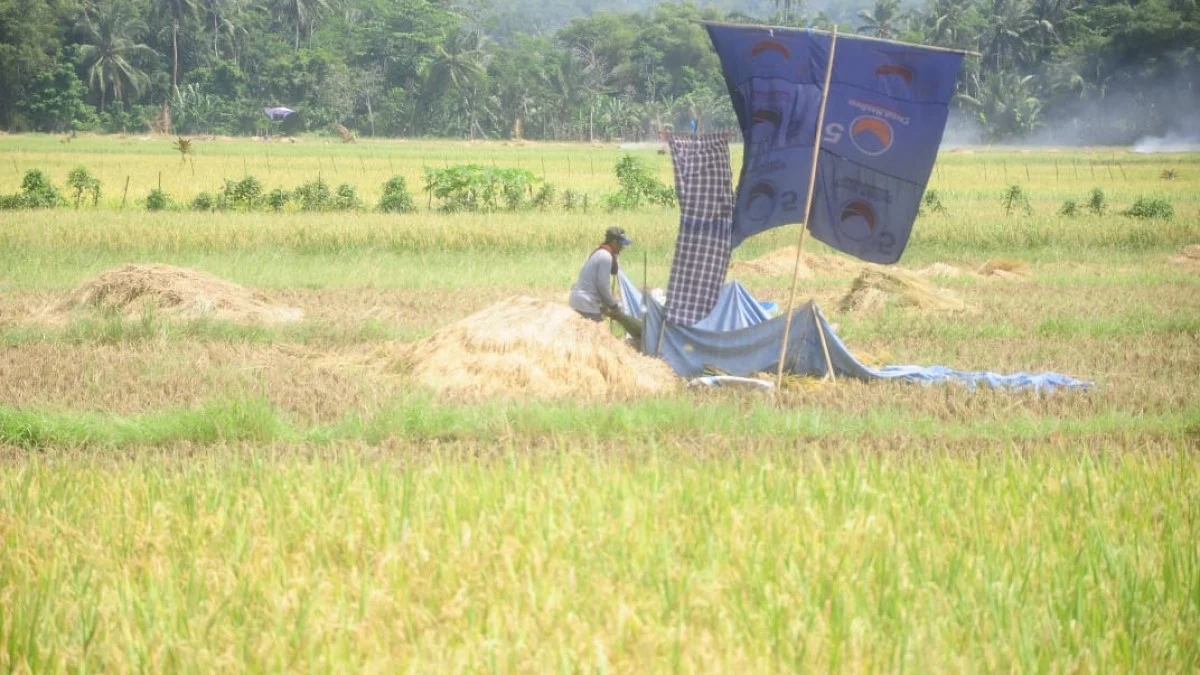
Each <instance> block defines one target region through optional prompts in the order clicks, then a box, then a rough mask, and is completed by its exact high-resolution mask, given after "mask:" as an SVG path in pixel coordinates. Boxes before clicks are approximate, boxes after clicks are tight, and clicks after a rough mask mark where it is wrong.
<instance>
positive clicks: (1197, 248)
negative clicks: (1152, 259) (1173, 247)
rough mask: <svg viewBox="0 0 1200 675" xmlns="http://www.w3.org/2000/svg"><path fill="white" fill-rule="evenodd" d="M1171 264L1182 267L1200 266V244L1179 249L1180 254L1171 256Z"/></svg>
mask: <svg viewBox="0 0 1200 675" xmlns="http://www.w3.org/2000/svg"><path fill="white" fill-rule="evenodd" d="M1171 262H1174V263H1179V264H1182V265H1200V244H1192V245H1190V246H1184V247H1183V248H1181V249H1179V253H1177V254H1176V255H1173V256H1171Z"/></svg>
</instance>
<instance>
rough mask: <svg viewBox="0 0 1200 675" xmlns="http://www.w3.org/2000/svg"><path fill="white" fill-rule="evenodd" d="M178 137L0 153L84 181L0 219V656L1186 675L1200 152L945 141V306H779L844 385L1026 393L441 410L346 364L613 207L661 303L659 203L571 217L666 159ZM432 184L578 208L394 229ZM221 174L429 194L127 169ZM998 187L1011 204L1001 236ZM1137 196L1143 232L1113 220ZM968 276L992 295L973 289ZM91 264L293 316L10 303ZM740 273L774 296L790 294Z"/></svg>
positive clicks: (1198, 507)
mask: <svg viewBox="0 0 1200 675" xmlns="http://www.w3.org/2000/svg"><path fill="white" fill-rule="evenodd" d="M172 140H173V139H161V138H142V137H128V138H119V137H108V138H100V137H96V138H93V137H80V138H76V139H73V140H70V141H69V142H64V139H61V138H59V137H50V136H0V194H4V193H11V192H14V191H15V190H17V188H18V187H19V185H20V181H21V177H22V175H23V174H24V172H25V171H27V170H29V169H35V168H37V169H41V170H43V171H45V172H46V173H47V174H48V175H49V176H50V177H51V178H52V179H53V180H54V181H55V182H56V183H58V184H59V185H62V184H63V183H64V182H65V180H66V175H67V172H69V171H70V170H71V169H72V168H74V167H76V166H79V165H82V166H86V167H87V168H88V169H89V170H90V171H91V172H92V173H93V174H95V175H96V176H97V177H98V178H100V180H101V181H102V183H103V195H102V198H101V201H100V204H99V206H98V207H97V208H90V207H86V206H85V207H82V208H80V209H78V210H76V209H74V208H63V209H57V210H54V211H7V212H6V211H0V669H3V670H6V671H11V672H64V671H66V672H83V671H116V672H125V671H133V670H139V671H140V670H145V671H156V672H158V671H173V672H174V671H185V672H191V671H195V672H211V671H213V670H217V669H229V670H237V671H271V672H277V671H283V670H286V671H301V670H305V671H338V672H345V671H362V672H395V671H401V670H403V671H415V672H427V671H471V672H478V671H497V672H529V671H535V672H544V671H564V672H565V671H572V672H573V671H593V672H602V671H603V672H612V671H615V672H658V671H681V672H758V671H781V670H788V671H790V670H815V671H838V672H878V671H885V672H895V671H916V672H947V671H949V672H964V671H967V672H971V671H1037V672H1044V671H1055V672H1061V671H1073V672H1095V671H1136V672H1155V671H1165V672H1193V671H1196V670H1198V669H1200V641H1197V639H1196V637H1195V636H1196V635H1200V544H1198V543H1197V542H1200V466H1198V463H1197V460H1198V459H1200V386H1197V384H1196V382H1197V379H1198V376H1200V260H1196V259H1192V258H1189V257H1187V256H1186V255H1184V254H1183V253H1182V252H1183V251H1184V249H1185V247H1188V246H1191V245H1197V244H1200V155H1197V154H1162V155H1139V154H1132V153H1129V152H1128V151H1127V150H1125V149H1120V148H1094V149H1053V148H1051V149H1038V150H1029V149H1018V148H994V149H984V148H974V149H963V150H959V151H946V152H943V153H942V155H941V156H940V157H939V160H938V164H937V168H936V169H935V172H934V176H933V179H932V181H931V185H930V187H931V188H932V189H933V190H936V191H937V194H938V196H939V198H940V200H941V202H942V204H943V205H944V211H943V212H929V213H926V214H924V215H922V216H921V218H920V219H919V220H918V222H917V225H916V229H915V232H914V235H913V238H912V241H911V242H910V244H909V247H908V249H907V251H906V252H905V255H904V258H903V259H902V261H901V263H900V265H901V267H904V268H906V269H911V270H920V269H924V268H927V267H929V266H930V265H933V264H935V263H940V264H942V265H948V266H952V267H953V268H954V269H955V270H958V271H959V272H960V273H959V274H958V275H957V276H937V277H930V278H929V280H930V281H931V282H932V283H934V284H935V285H936V286H937V287H939V288H941V289H944V290H946V291H949V292H952V293H954V294H956V295H957V296H959V297H961V298H962V300H963V301H964V303H965V304H966V305H968V306H969V308H968V309H967V310H965V311H955V312H935V311H922V310H919V309H911V308H902V307H894V306H893V307H885V308H883V309H879V310H876V311H869V312H867V311H863V312H852V311H847V312H841V311H839V309H838V305H839V299H840V298H841V297H842V296H843V295H844V294H845V293H846V292H847V290H848V289H849V288H850V286H851V283H852V282H853V280H854V277H855V273H854V272H853V271H848V270H846V271H834V272H824V273H819V274H817V275H816V276H815V277H813V278H810V279H803V280H802V281H801V284H800V292H801V295H802V297H804V298H810V297H811V298H815V299H816V300H817V301H818V303H819V304H820V305H821V307H822V308H823V309H824V311H825V313H826V315H827V316H828V317H829V319H830V321H832V322H833V323H835V324H837V326H838V333H839V335H840V336H841V337H842V339H843V340H844V341H845V342H846V344H847V345H848V346H849V348H850V349H851V350H852V351H854V352H856V353H858V354H859V355H860V356H862V358H863V359H864V360H868V361H870V362H872V363H895V364H905V363H912V364H943V365H949V366H952V367H956V368H961V369H972V370H975V369H978V370H993V371H996V372H1019V371H1043V370H1053V371H1058V372H1064V373H1067V374H1070V375H1073V376H1076V377H1080V378H1084V379H1088V380H1092V381H1094V382H1095V387H1094V388H1093V389H1091V390H1089V391H1087V392H1074V393H1067V392H1063V393H1059V394H1055V395H1038V394H1034V393H1031V392H1000V391H992V390H986V389H981V390H973V391H972V390H966V389H964V388H961V387H956V386H946V387H922V386H907V385H897V384H878V383H876V384H864V383H859V382H843V381H841V380H839V381H838V382H837V383H836V384H832V383H828V382H817V381H797V382H792V383H790V386H789V387H787V388H786V389H785V390H783V391H780V392H778V393H777V394H776V395H775V396H772V397H765V396H761V395H757V394H750V393H748V392H744V391H742V392H737V391H712V390H696V389H680V390H679V391H677V392H675V393H671V394H667V395H662V396H652V397H644V398H638V399H633V400H612V401H599V402H585V401H574V400H569V399H568V400H558V401H538V400H524V399H522V397H521V396H519V395H518V396H513V397H510V398H506V399H505V400H494V401H483V402H464V401H456V400H447V399H445V398H442V397H439V396H438V395H437V394H435V393H433V392H430V391H427V390H426V389H424V388H423V387H421V386H419V385H418V383H417V382H416V381H415V380H414V378H413V377H412V376H411V374H410V373H407V372H406V371H405V370H403V369H397V368H392V367H384V366H381V365H380V364H391V363H394V362H395V361H396V360H397V359H398V358H399V355H401V354H403V353H405V350H406V349H407V348H408V345H410V344H412V343H413V342H415V341H417V340H421V339H423V338H426V337H428V336H430V335H431V334H433V333H434V332H435V331H437V330H438V329H440V328H442V327H444V326H447V325H449V324H452V323H454V322H456V321H458V320H460V319H463V318H464V317H467V316H468V315H471V314H473V313H474V312H476V311H478V310H480V309H483V308H485V307H488V306H490V305H492V304H494V303H497V302H500V301H503V300H505V299H506V298H510V297H512V296H517V295H521V296H530V297H533V298H537V299H540V300H550V301H557V302H565V299H566V292H567V289H568V288H569V287H570V285H571V283H572V282H573V281H574V278H575V275H576V274H577V272H578V266H579V265H580V264H581V263H582V261H583V259H584V258H585V257H586V255H587V254H588V252H589V251H590V250H591V249H592V247H594V246H595V244H596V243H597V238H598V237H599V236H600V234H601V233H602V232H603V230H604V228H605V227H607V226H608V225H610V224H613V223H619V224H620V225H621V226H623V227H624V228H625V229H626V231H627V232H629V234H630V235H631V236H632V238H633V239H634V240H635V245H634V247H632V248H630V249H629V250H628V251H627V252H626V253H625V254H624V255H623V257H622V260H623V265H624V266H625V268H626V271H627V272H628V273H629V274H630V275H631V276H633V277H634V278H635V279H637V280H639V281H641V280H642V279H643V278H644V279H645V280H646V282H647V283H648V285H650V286H665V284H666V279H667V274H668V271H669V266H670V261H671V254H672V246H673V241H674V235H675V229H676V218H677V213H676V212H675V211H673V210H670V209H644V210H641V211H637V212H633V213H607V212H604V211H603V210H601V209H600V208H598V207H597V206H596V205H597V204H598V203H599V200H600V197H601V196H602V195H603V194H605V193H606V192H610V191H613V190H615V189H616V181H615V178H614V176H613V172H612V167H613V165H614V164H615V163H616V162H617V161H618V160H619V159H620V158H621V157H622V156H623V154H625V153H626V152H629V153H632V154H635V155H636V156H638V157H641V158H642V159H643V160H644V161H645V162H646V163H647V164H648V165H650V166H651V167H652V168H653V169H654V171H655V172H656V173H657V174H658V175H659V177H660V178H661V179H662V180H664V181H666V182H668V183H669V182H670V181H671V173H670V162H669V158H668V157H667V156H665V155H660V154H658V153H657V152H656V150H655V148H653V147H648V148H631V149H622V148H620V147H618V146H617V145H614V144H609V145H595V146H590V145H578V144H577V145H570V144H561V145H552V144H513V143H501V142H488V143H474V144H471V143H465V142H462V143H456V142H442V141H417V140H411V141H363V140H360V141H359V142H357V143H355V144H342V143H340V142H337V141H334V142H332V143H326V142H325V141H324V139H312V138H302V139H299V140H298V141H297V142H296V143H290V142H282V143H271V144H262V143H252V142H249V141H232V140H223V139H214V140H199V141H197V142H196V149H195V154H194V156H193V157H191V158H189V159H188V160H186V161H181V158H180V155H179V153H178V152H176V151H175V150H173V149H172V147H171V141H172ZM739 157H740V155H738V156H735V158H734V162H735V167H736V166H737V165H738V162H740V158H739ZM460 163H479V164H485V165H490V164H495V165H496V166H501V167H522V168H527V169H530V170H531V171H533V172H534V173H535V174H537V175H538V176H540V177H542V178H544V179H545V180H547V181H549V182H551V183H553V184H555V185H556V186H558V187H559V188H560V189H566V188H571V189H574V190H578V191H581V192H583V193H585V194H587V195H588V196H589V202H590V203H591V204H592V206H590V207H589V209H588V211H587V212H583V211H582V210H573V211H570V212H568V211H565V210H563V209H560V208H554V209H550V210H547V211H530V212H521V213H499V214H488V215H481V214H474V215H472V214H453V215H451V214H444V213H439V212H437V211H430V210H427V209H426V208H425V205H426V201H425V196H424V195H423V194H422V193H421V192H420V191H419V187H420V185H421V182H422V181H421V176H422V173H423V168H424V167H426V166H444V165H453V164H460ZM247 174H253V175H255V176H257V177H258V178H259V179H260V180H261V181H262V182H263V184H264V185H265V186H266V187H267V188H268V189H269V188H272V187H277V186H278V187H294V186H295V185H298V184H300V183H302V182H304V181H308V180H312V179H314V178H316V177H317V176H318V175H320V176H321V177H322V178H323V179H324V180H326V181H328V182H330V183H333V184H334V185H336V184H339V183H350V184H353V185H355V186H356V187H357V188H358V191H359V194H360V195H361V196H362V197H363V198H364V200H366V201H368V202H371V203H374V202H375V201H376V200H377V199H378V197H379V194H380V188H381V186H382V184H383V183H384V182H385V181H386V180H388V178H390V177H391V176H394V175H402V176H404V177H405V178H406V179H407V180H408V184H409V186H410V188H412V189H413V191H414V197H415V198H416V201H417V204H418V205H419V206H420V207H422V208H420V209H419V211H418V212H417V213H414V214H409V215H403V216H399V215H387V214H381V213H377V212H371V211H363V212H357V213H351V214H300V213H285V214H272V213H194V212H189V211H166V212H155V213H150V212H147V211H146V210H145V208H144V200H145V197H146V195H147V194H148V193H149V191H150V190H151V189H152V188H155V187H157V185H158V184H159V181H160V180H161V185H162V188H163V190H164V191H166V192H167V193H169V194H170V195H172V197H174V198H176V199H177V200H180V201H187V200H189V199H190V198H191V197H193V196H194V195H195V194H197V193H199V192H201V191H214V190H215V189H217V188H218V187H219V186H220V185H221V184H222V182H223V181H224V180H226V179H234V180H236V179H239V178H241V177H243V176H244V175H247ZM127 181H128V184H129V189H128V191H127V192H126V191H125V190H124V186H125V184H126V182H127ZM1014 185H1016V186H1019V187H1020V188H1021V193H1022V195H1023V196H1024V197H1025V198H1027V199H1028V201H1029V206H1030V208H1031V210H1032V212H1031V213H1026V212H1025V210H1024V209H1023V208H1019V209H1016V210H1014V212H1013V213H1011V214H1010V213H1006V209H1005V205H1004V203H1003V200H1002V197H1003V195H1004V194H1005V193H1006V191H1008V190H1010V189H1011V186H1014ZM1096 188H1098V189H1100V190H1101V191H1102V192H1103V194H1104V197H1105V202H1106V208H1105V209H1104V210H1103V211H1102V212H1093V211H1092V210H1090V209H1088V208H1087V207H1086V203H1087V202H1088V200H1089V199H1090V196H1091V193H1092V191H1093V190H1094V189H1096ZM1143 196H1155V197H1161V198H1165V199H1167V200H1168V201H1169V202H1170V203H1171V204H1172V206H1173V208H1174V216H1173V217H1172V218H1170V219H1141V218H1135V217H1131V216H1128V215H1124V214H1123V212H1124V211H1126V210H1128V209H1129V208H1130V206H1131V205H1132V204H1133V203H1134V202H1135V200H1137V199H1138V198H1139V197H1143ZM1068 199H1073V200H1076V201H1077V202H1078V206H1079V213H1078V214H1077V215H1074V216H1068V215H1061V214H1060V209H1061V208H1062V205H1063V202H1064V201H1066V200H1068ZM797 234H798V232H797V230H796V228H794V227H793V228H784V229H781V230H776V231H773V232H771V233H768V234H765V235H762V236H760V237H757V238H755V239H752V240H750V241H749V242H747V243H746V244H745V245H743V246H742V247H740V248H739V249H738V250H737V251H735V255H734V258H735V261H736V262H741V263H745V262H747V261H750V260H753V259H755V258H758V257H760V256H762V255H764V254H767V253H769V252H771V251H775V250H777V249H780V248H782V247H785V246H789V245H794V244H795V240H796V236H797ZM806 250H808V251H810V252H813V253H819V254H829V253H830V251H829V250H828V249H826V248H824V247H822V246H821V245H819V244H816V243H814V242H811V241H810V242H808V243H807V244H806ZM996 260H1003V261H1007V263H1009V264H1012V265H1015V266H1017V267H1018V268H1019V269H1021V270H1022V274H1020V275H1013V276H1011V277H998V276H986V275H983V274H978V273H976V272H977V271H978V270H980V269H981V268H982V267H983V266H984V265H985V263H987V262H988V261H996ZM126 263H165V264H170V265H177V266H183V267H189V268H195V269H198V270H201V271H204V272H208V273H211V274H214V275H217V276H219V277H221V278H223V279H226V280H229V281H232V282H235V283H238V284H242V285H245V286H248V287H250V288H252V289H255V290H258V291H261V292H262V293H264V294H266V295H267V296H268V297H269V298H270V299H271V300H272V301H275V302H278V303H279V304H281V305H285V306H289V307H297V308H302V309H303V310H304V313H305V318H304V319H303V320H302V321H299V322H295V323H287V324H279V325H257V324H239V323H233V322H228V321H219V320H213V319H208V318H199V319H174V318H172V317H170V316H168V315H165V314H156V313H154V312H150V311H146V312H143V313H141V314H139V315H136V316H121V315H118V314H112V313H94V314H85V313H78V314H72V315H71V316H70V317H69V318H67V319H64V320H57V321H48V320H39V319H38V318H37V317H43V316H45V310H46V308H47V307H50V306H53V305H54V304H55V303H58V302H60V301H61V300H62V299H63V298H64V297H66V296H68V295H69V294H70V293H71V291H72V289H75V288H77V287H78V286H80V285H81V284H83V283H85V282H87V281H88V280H90V279H93V278H95V277H96V276H97V275H98V274H100V273H101V272H103V271H105V270H109V269H112V268H114V267H118V266H120V265H123V264H126ZM739 269H741V270H745V273H741V272H739V276H738V278H739V280H740V281H742V282H743V283H744V284H746V285H747V287H749V288H750V289H751V290H752V291H753V292H754V293H755V294H756V295H757V296H759V297H760V298H761V299H770V300H776V301H784V300H786V296H785V294H786V292H787V288H788V286H789V284H790V279H789V278H788V277H787V276H786V275H779V274H775V273H771V272H763V271H755V269H756V268H754V267H752V266H744V267H741V268H739ZM759 269H760V270H761V269H762V268H759Z"/></svg>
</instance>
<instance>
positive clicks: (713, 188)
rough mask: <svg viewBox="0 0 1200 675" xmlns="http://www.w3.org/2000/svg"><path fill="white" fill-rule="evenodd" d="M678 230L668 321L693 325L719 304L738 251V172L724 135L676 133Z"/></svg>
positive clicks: (673, 154)
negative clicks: (735, 227)
mask: <svg viewBox="0 0 1200 675" xmlns="http://www.w3.org/2000/svg"><path fill="white" fill-rule="evenodd" d="M667 143H668V145H669V146H670V148H671V160H672V162H673V163H674V165H675V194H676V196H677V197H678V199H679V235H678V236H677V237H676V238H675V257H674V259H673V260H672V261H671V278H670V280H669V281H668V282H667V320H668V321H670V322H672V323H676V324H679V325H684V326H690V325H692V324H694V323H696V322H697V321H699V320H701V319H703V318H704V317H706V316H708V314H709V312H711V311H712V310H713V307H716V305H717V294H718V293H719V292H720V290H721V284H723V283H725V272H726V270H727V269H728V268H729V256H730V254H731V253H732V251H733V246H732V241H731V240H732V237H733V174H732V170H731V169H730V167H729V142H728V140H727V138H726V137H725V136H724V135H703V136H672V137H670V138H669V139H668V141H667Z"/></svg>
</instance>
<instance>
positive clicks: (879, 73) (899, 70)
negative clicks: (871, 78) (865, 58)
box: [875, 63, 917, 85]
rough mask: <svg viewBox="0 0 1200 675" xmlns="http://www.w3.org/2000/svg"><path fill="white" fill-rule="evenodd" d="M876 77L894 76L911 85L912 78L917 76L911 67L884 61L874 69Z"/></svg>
mask: <svg viewBox="0 0 1200 675" xmlns="http://www.w3.org/2000/svg"><path fill="white" fill-rule="evenodd" d="M875 76H876V77H887V76H894V77H898V78H900V79H902V80H904V84H907V85H911V84H912V83H913V78H915V77H916V76H917V74H916V73H914V72H913V69H912V68H909V67H908V66H902V65H900V64H898V63H885V64H883V65H882V66H879V67H878V68H876V69H875Z"/></svg>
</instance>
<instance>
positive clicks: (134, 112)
mask: <svg viewBox="0 0 1200 675" xmlns="http://www.w3.org/2000/svg"><path fill="white" fill-rule="evenodd" d="M576 1H577V2H586V1H587V0H576ZM865 1H868V2H870V1H871V0H865ZM610 2H613V3H616V2H618V0H610ZM588 4H591V5H594V4H595V3H588ZM612 7H614V8H615V10H614V11H596V12H594V13H591V14H590V15H575V16H572V9H573V10H575V11H576V12H582V10H581V9H580V6H579V5H575V4H572V3H571V2H556V1H555V0H467V2H466V4H464V2H462V1H460V0H0V128H5V129H8V130H10V131H24V130H35V131H47V132H65V131H71V130H80V131H89V130H93V131H108V132H117V131H127V132H142V131H145V130H146V129H147V127H151V128H155V129H157V130H159V131H173V132H175V133H182V134H260V133H265V132H285V133H286V132H294V131H300V130H310V131H312V130H318V131H326V130H331V129H334V128H337V127H344V129H342V131H343V133H346V132H347V130H348V131H349V132H352V133H355V134H358V135H379V136H444V137H466V138H480V137H487V138H532V139H562V140H568V139H569V140H598V139H613V138H622V139H631V140H632V139H645V138H652V137H654V136H655V135H656V134H657V133H658V132H659V131H662V130H670V129H674V130H690V129H692V128H696V129H700V130H704V129H715V128H731V127H734V126H736V122H735V120H734V117H733V111H732V109H731V108H730V105H729V100H728V95H727V94H726V92H725V88H724V83H723V80H722V78H721V74H720V67H719V62H718V60H717V58H716V55H715V54H714V53H713V51H712V48H711V46H710V44H709V41H708V38H707V35H706V34H705V32H704V30H703V28H702V27H701V26H700V25H699V24H698V23H697V22H698V21H699V20H702V19H704V20H720V21H731V22H746V23H770V24H776V25H780V24H782V25H792V26H801V27H802V26H812V27H817V28H832V27H833V26H834V25H836V26H838V27H839V30H841V31H843V32H854V33H859V34H865V35H872V36H876V37H881V38H892V39H899V40H906V41H911V42H919V43H924V44H932V45H939V46H946V47H957V48H962V49H968V50H973V51H977V52H979V54H980V56H979V57H978V58H968V59H967V60H966V61H965V62H964V67H963V71H962V73H961V74H960V77H959V82H958V85H957V86H958V96H957V97H956V101H955V105H956V106H957V107H959V108H961V110H962V112H963V113H964V114H965V115H966V116H967V117H969V118H970V119H972V120H975V121H976V122H978V124H979V126H980V128H981V129H982V133H983V135H984V136H985V139H986V140H1004V139H1010V138H1015V137H1028V136H1030V135H1033V134H1038V133H1039V132H1041V133H1045V134H1049V135H1050V136H1051V138H1049V139H1048V140H1052V141H1057V142H1062V143H1070V142H1073V141H1085V142H1093V143H1095V142H1127V141H1129V140H1132V139H1133V138H1136V137H1138V136H1140V135H1144V134H1155V133H1157V134H1161V133H1165V132H1167V131H1169V130H1172V129H1178V128H1181V126H1182V125H1185V124H1186V123H1187V121H1188V120H1191V121H1192V123H1193V124H1195V122H1194V120H1195V119H1196V115H1195V112H1194V111H1195V109H1196V104H1197V103H1200V54H1198V51H1197V50H1198V48H1200V3H1198V2H1196V0H1101V1H1098V2H1088V1H1084V0H922V2H921V4H904V5H902V4H901V2H900V0H873V4H870V5H856V4H854V0H844V1H842V2H841V3H840V4H839V2H836V1H835V2H834V4H832V5H830V6H828V7H827V8H826V9H824V10H822V11H816V10H814V9H812V8H811V7H809V6H808V5H806V4H804V3H803V2H798V1H797V0H775V1H774V2H765V1H759V2H757V4H750V5H746V6H744V7H734V6H728V5H725V6H721V5H718V4H706V5H697V4H693V3H691V2H682V3H681V2H664V3H661V4H657V5H653V6H652V7H649V8H646V9H636V8H634V9H627V8H624V6H622V5H619V4H613V5H612ZM564 8H565V9H564ZM276 105H281V106H287V107H290V108H293V109H295V110H297V111H298V114H297V115H295V116H292V117H289V118H288V119H286V120H284V121H283V122H282V123H278V124H279V127H280V128H274V126H273V125H274V124H275V123H272V122H270V121H269V120H268V119H267V117H266V116H265V115H264V114H263V108H264V107H267V106H276ZM1051 122H1054V124H1053V125H1051V124H1050V123H1051ZM1055 136H1058V138H1055Z"/></svg>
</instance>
